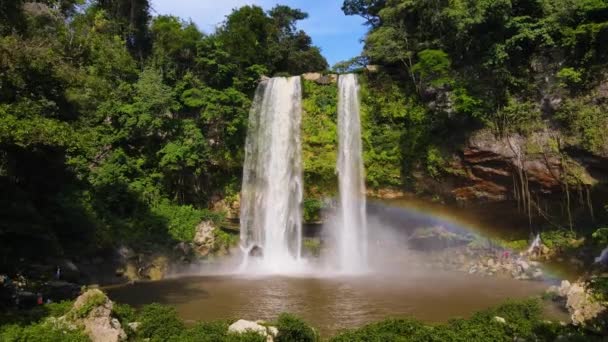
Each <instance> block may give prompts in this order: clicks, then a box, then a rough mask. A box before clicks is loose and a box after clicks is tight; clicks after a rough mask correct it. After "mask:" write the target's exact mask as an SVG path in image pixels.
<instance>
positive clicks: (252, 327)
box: [228, 319, 279, 342]
mask: <svg viewBox="0 0 608 342" xmlns="http://www.w3.org/2000/svg"><path fill="white" fill-rule="evenodd" d="M260 323H261V322H252V321H247V320H244V319H240V320H238V321H236V322H234V323H232V324H231V325H230V327H228V332H229V333H231V334H242V333H246V332H255V333H258V334H260V335H262V336H264V337H266V342H272V341H274V338H275V337H276V336H277V335H278V333H279V330H278V329H277V328H276V327H271V326H264V325H262V324H260Z"/></svg>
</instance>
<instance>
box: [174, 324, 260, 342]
mask: <svg viewBox="0 0 608 342" xmlns="http://www.w3.org/2000/svg"><path fill="white" fill-rule="evenodd" d="M229 326H230V325H229V323H228V322H226V321H217V322H205V323H199V324H197V325H195V326H194V327H192V328H190V329H187V330H185V331H184V332H183V333H182V334H181V335H176V336H173V337H171V338H170V339H169V340H168V341H169V342H220V341H222V342H266V337H264V336H262V335H260V334H258V333H255V332H246V333H243V334H229V333H228V327H229Z"/></svg>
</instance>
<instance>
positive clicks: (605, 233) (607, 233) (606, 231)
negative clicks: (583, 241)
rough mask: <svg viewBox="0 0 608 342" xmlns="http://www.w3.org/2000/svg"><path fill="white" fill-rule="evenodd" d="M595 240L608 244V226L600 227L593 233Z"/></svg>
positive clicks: (600, 243) (603, 244)
mask: <svg viewBox="0 0 608 342" xmlns="http://www.w3.org/2000/svg"><path fill="white" fill-rule="evenodd" d="M591 237H592V238H593V242H595V243H596V244H598V245H601V246H605V245H608V228H600V229H598V230H596V231H595V232H593V234H592V235H591Z"/></svg>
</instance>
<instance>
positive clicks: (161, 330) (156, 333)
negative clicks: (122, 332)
mask: <svg viewBox="0 0 608 342" xmlns="http://www.w3.org/2000/svg"><path fill="white" fill-rule="evenodd" d="M138 321H139V322H140V323H141V325H140V326H139V328H138V329H137V335H138V337H141V338H149V339H150V340H151V341H167V340H169V339H170V338H171V337H172V336H178V335H180V334H181V333H182V331H183V330H184V328H185V326H184V323H183V322H182V321H181V320H180V319H179V318H178V317H177V312H176V311H175V309H173V308H171V307H168V306H163V305H160V304H150V305H146V306H144V307H143V308H142V310H141V312H140V314H139V317H138Z"/></svg>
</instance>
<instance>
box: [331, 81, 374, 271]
mask: <svg viewBox="0 0 608 342" xmlns="http://www.w3.org/2000/svg"><path fill="white" fill-rule="evenodd" d="M338 88H339V90H338V136H339V143H338V161H337V164H338V165H337V171H338V186H339V189H340V198H339V204H338V215H337V216H338V217H337V226H336V227H335V240H336V241H335V243H336V247H337V251H336V252H337V258H338V260H337V262H338V269H339V270H340V271H341V272H346V273H358V272H362V271H365V270H366V268H367V218H366V213H365V210H366V209H365V182H364V169H363V158H362V148H361V119H360V113H359V94H358V91H359V86H358V84H357V78H356V76H355V75H354V74H347V75H340V78H339V79H338Z"/></svg>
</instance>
